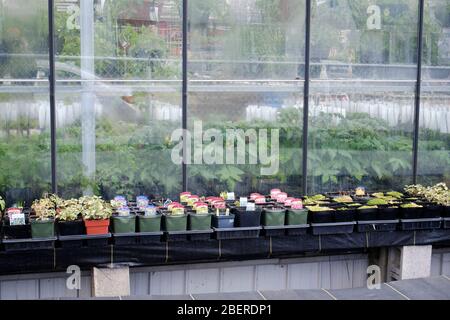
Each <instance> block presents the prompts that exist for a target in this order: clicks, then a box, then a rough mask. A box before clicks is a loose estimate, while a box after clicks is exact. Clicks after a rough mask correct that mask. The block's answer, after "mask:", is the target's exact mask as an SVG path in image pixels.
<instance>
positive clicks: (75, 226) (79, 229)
mask: <svg viewBox="0 0 450 320" xmlns="http://www.w3.org/2000/svg"><path fill="white" fill-rule="evenodd" d="M56 225H57V228H58V233H59V235H61V236H75V235H80V234H85V233H86V228H85V226H84V222H83V220H75V221H58V222H57V224H56Z"/></svg>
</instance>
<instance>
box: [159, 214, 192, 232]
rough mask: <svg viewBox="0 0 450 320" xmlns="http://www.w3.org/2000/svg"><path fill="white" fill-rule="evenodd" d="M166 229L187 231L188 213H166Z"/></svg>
mask: <svg viewBox="0 0 450 320" xmlns="http://www.w3.org/2000/svg"><path fill="white" fill-rule="evenodd" d="M163 221H164V231H186V230H187V215H186V214H183V215H173V216H172V215H164V220H163Z"/></svg>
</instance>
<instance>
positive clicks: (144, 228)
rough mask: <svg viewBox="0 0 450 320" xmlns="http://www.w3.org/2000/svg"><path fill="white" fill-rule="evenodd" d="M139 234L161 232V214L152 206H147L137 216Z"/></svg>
mask: <svg viewBox="0 0 450 320" xmlns="http://www.w3.org/2000/svg"><path fill="white" fill-rule="evenodd" d="M137 220H138V228H139V232H159V231H160V230H161V214H160V213H159V212H158V211H157V210H156V207H155V206H154V205H148V206H147V207H146V208H145V209H144V211H143V212H140V213H139V214H138V216H137Z"/></svg>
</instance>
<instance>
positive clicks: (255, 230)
mask: <svg viewBox="0 0 450 320" xmlns="http://www.w3.org/2000/svg"><path fill="white" fill-rule="evenodd" d="M213 229H214V234H215V238H216V239H217V240H230V239H251V238H258V237H259V233H260V232H261V229H262V227H261V226H259V227H249V228H223V229H218V228H213Z"/></svg>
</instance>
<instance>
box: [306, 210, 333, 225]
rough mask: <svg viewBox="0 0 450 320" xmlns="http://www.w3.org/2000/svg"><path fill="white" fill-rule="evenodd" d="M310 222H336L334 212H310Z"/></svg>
mask: <svg viewBox="0 0 450 320" xmlns="http://www.w3.org/2000/svg"><path fill="white" fill-rule="evenodd" d="M308 217H309V221H311V222H312V223H333V222H334V211H331V210H328V211H319V212H312V211H309V212H308Z"/></svg>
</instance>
